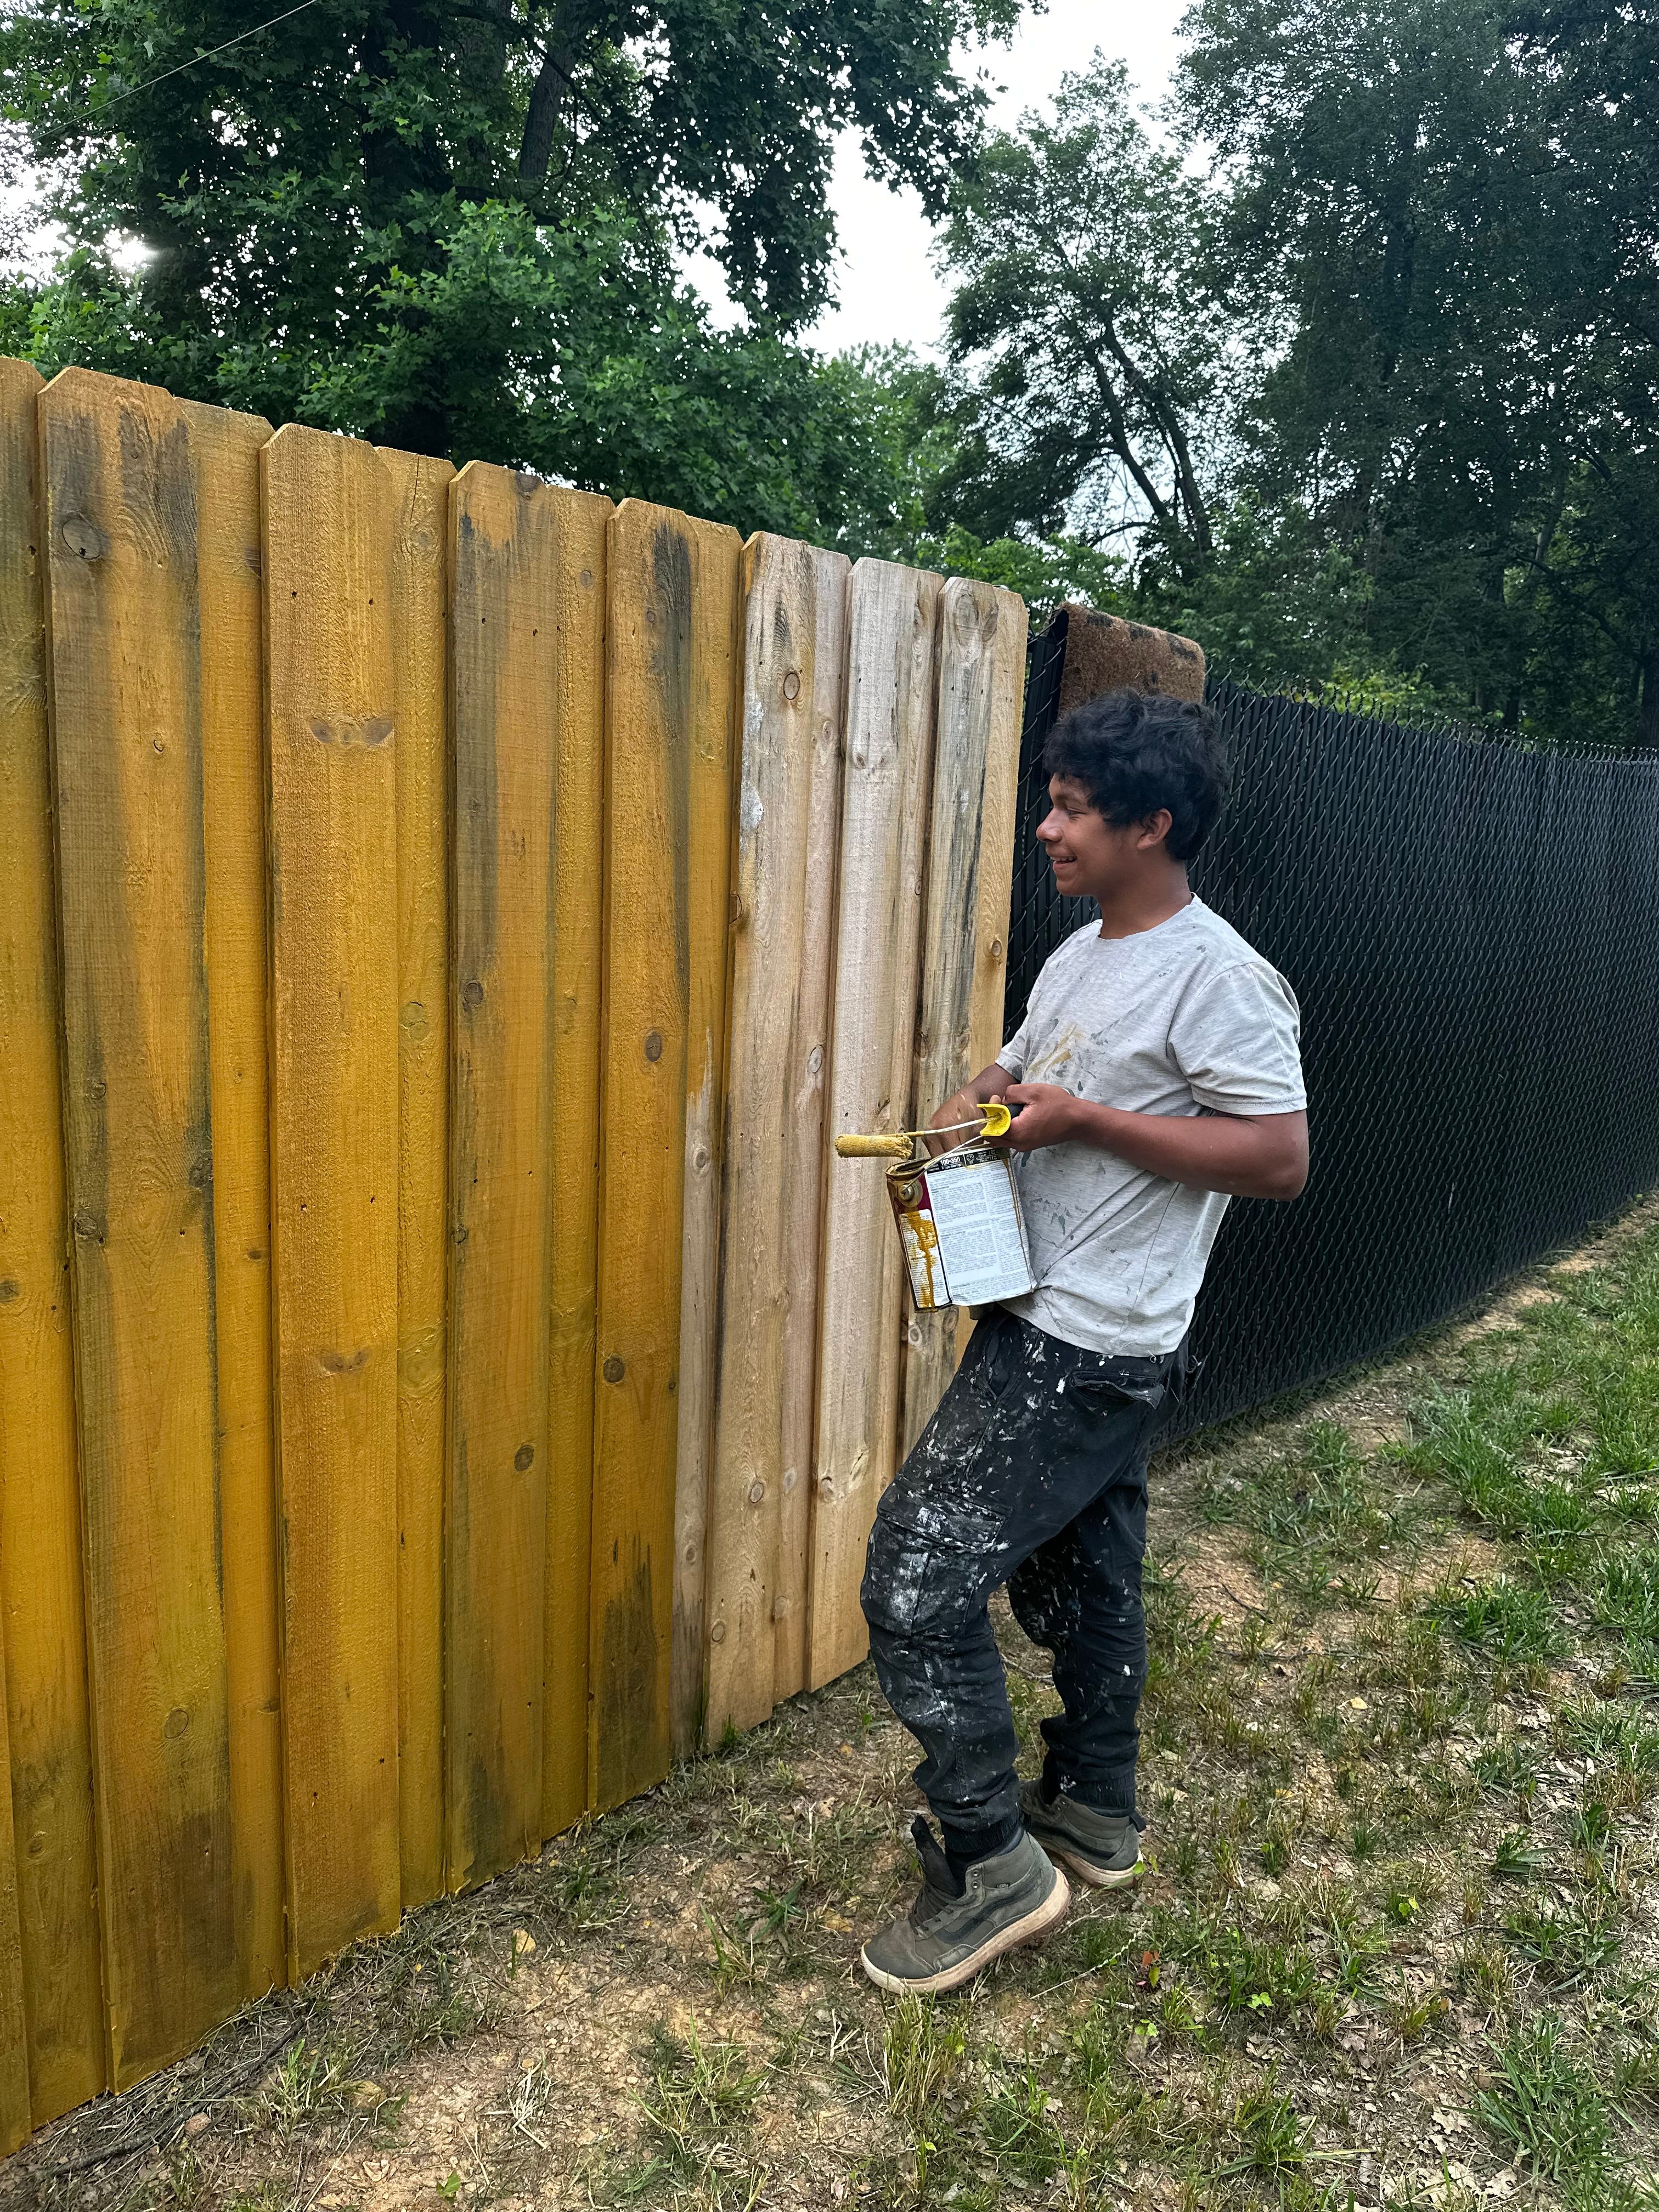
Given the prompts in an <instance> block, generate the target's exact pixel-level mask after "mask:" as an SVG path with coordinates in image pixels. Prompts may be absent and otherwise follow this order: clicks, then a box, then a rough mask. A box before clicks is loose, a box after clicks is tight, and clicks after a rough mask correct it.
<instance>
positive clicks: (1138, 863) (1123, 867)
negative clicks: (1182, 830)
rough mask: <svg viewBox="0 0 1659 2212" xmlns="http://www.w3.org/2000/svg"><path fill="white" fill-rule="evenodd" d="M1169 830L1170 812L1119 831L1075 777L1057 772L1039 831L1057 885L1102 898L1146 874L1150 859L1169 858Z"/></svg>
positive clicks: (1072, 893) (1070, 894) (1071, 893)
mask: <svg viewBox="0 0 1659 2212" xmlns="http://www.w3.org/2000/svg"><path fill="white" fill-rule="evenodd" d="M1169 829H1170V817H1169V816H1168V814H1167V813H1164V812H1159V813H1158V814H1155V815H1154V816H1153V817H1152V820H1151V821H1150V822H1128V823H1125V824H1124V825H1123V827H1122V828H1121V829H1119V828H1118V827H1117V825H1116V824H1115V823H1111V822H1109V821H1108V820H1107V819H1106V817H1105V816H1104V815H1103V814H1102V813H1101V812H1100V811H1099V809H1098V808H1097V807H1096V806H1094V805H1091V802H1090V799H1089V794H1088V793H1087V792H1086V791H1085V789H1084V787H1083V786H1082V785H1081V784H1080V783H1079V781H1078V780H1077V778H1076V777H1075V776H1071V775H1053V776H1050V777H1049V779H1048V813H1047V814H1045V815H1044V817H1042V821H1041V822H1039V823H1038V824H1037V831H1036V834H1037V842H1038V843H1039V844H1040V845H1041V846H1042V849H1043V851H1044V852H1045V853H1046V854H1048V864H1049V866H1051V867H1052V868H1053V870H1054V889H1055V890H1057V891H1059V892H1060V894H1061V896H1064V897H1066V898H1094V899H1098V898H1104V897H1106V896H1109V894H1110V893H1111V892H1112V891H1113V890H1115V889H1116V888H1117V887H1118V886H1119V885H1120V884H1122V883H1123V882H1124V881H1125V880H1126V879H1128V878H1134V877H1136V876H1138V875H1139V874H1141V873H1142V872H1143V871H1144V870H1145V868H1146V863H1147V861H1148V860H1149V859H1150V858H1152V857H1153V856H1156V857H1157V858H1158V859H1163V858H1164V854H1163V853H1162V851H1161V849H1160V848H1162V846H1163V843H1164V838H1165V837H1166V836H1168V835H1169Z"/></svg>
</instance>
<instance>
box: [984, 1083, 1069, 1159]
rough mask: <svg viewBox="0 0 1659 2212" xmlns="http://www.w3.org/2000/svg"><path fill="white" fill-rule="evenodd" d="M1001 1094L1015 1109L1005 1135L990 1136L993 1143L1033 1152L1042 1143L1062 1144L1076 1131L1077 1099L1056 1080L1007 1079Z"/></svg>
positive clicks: (1038, 1149) (1040, 1146)
mask: <svg viewBox="0 0 1659 2212" xmlns="http://www.w3.org/2000/svg"><path fill="white" fill-rule="evenodd" d="M1002 1096H1003V1098H1004V1100H1005V1101H1006V1103H1007V1104H1008V1105H1010V1106H1012V1107H1016V1108H1018V1112H1017V1113H1016V1114H1015V1115H1014V1121H1013V1127H1012V1128H1011V1129H1010V1130H1009V1132H1008V1133H1007V1135H1006V1137H994V1138H993V1139H990V1141H991V1142H992V1143H993V1144H998V1145H1006V1146H1008V1148H1009V1150H1010V1151H1011V1152H1040V1151H1041V1150H1042V1147H1043V1146H1045V1145H1063V1144H1066V1143H1067V1142H1069V1140H1070V1139H1072V1138H1073V1137H1074V1136H1075V1135H1076V1134H1077V1108H1078V1102H1077V1100H1076V1099H1075V1098H1074V1097H1073V1096H1072V1094H1071V1092H1070V1091H1062V1090H1061V1089H1060V1085H1059V1084H1057V1083H1011V1084H1010V1085H1008V1088H1007V1089H1006V1091H1004V1092H1003V1094H1002Z"/></svg>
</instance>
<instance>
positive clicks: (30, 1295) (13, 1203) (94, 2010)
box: [0, 361, 106, 2127]
mask: <svg viewBox="0 0 1659 2212" xmlns="http://www.w3.org/2000/svg"><path fill="white" fill-rule="evenodd" d="M40 388H41V387H40V378H39V376H37V375H36V374H35V372H34V371H33V369H32V368H28V367H27V365H26V364H25V363H23V362H18V361H0V853H3V854H4V855H5V881H6V889H5V896H4V898H3V899H0V1065H3V1066H4V1069H5V1079H4V1080H3V1082H0V1641H3V1643H4V1644H5V1647H6V1714H7V1719H8V1721H9V1729H10V1737H11V1746H10V1749H11V1760H10V1767H11V1795H10V1815H11V1820H12V1823H13V1826H14V1830H15V1838H16V1879H17V1910H18V1921H19V1927H20V1934H21V1952H22V1977H21V1978H22V1992H23V2000H24V2012H25V2017H26V2020H27V2033H28V2065H29V2082H30V2099H31V2106H32V2111H33V2120H34V2124H35V2125H36V2126H37V2127H39V2126H44V2125H45V2124H46V2122H47V2121H48V2120H52V2119H56V2118H57V2117H58V2114H59V2113H60V2112H67V2111H69V2109H70V2107H71V2106H75V2105H78V2104H80V2103H82V2100H84V2099H86V2098H88V2097H91V2096H95V2095H96V2094H97V2093H98V2091H99V2090H100V2089H101V2088H103V2087H104V2086H105V2083H106V2070H105V2069H106V2049H105V2037H104V2008H103V1989H102V1973H101V1967H100V1960H99V1938H98V1920H97V1913H96V1909H95V1905H94V1891H95V1888H96V1886H97V1870H96V1862H95V1857H94V1844H93V1826H92V1746H91V1737H90V1734H89V1717H88V1709H87V1678H86V1616H85V1601H84V1597H83V1593H82V1571H81V1507H80V1498H79V1495H78V1492H77V1489H76V1464H75V1391H74V1382H73V1370H72V1349H71V1345H70V1296H69V1253H68V1247H69V1223H68V1215H67V1210H66V1206H65V1200H64V1145H63V1125H62V1119H61V1115H62V1091H61V1088H60V1079H59V1065H58V1049H59V1048H58V1034H59V1032H58V1018H59V1008H58V925H57V912H56V899H57V895H56V890H55V888H54V879H53V861H52V769H51V761H50V757H49V753H48V749H47V743H46V637H45V632H44V629H43V627H42V604H41V586H42V573H41V572H42V569H43V568H44V556H43V552H42V545H41V538H40V518H39V513H38V505H37V498H36V490H37V467H38V459H39V445H38V437H37V431H36V423H35V407H36V402H37V399H38V398H39V395H40Z"/></svg>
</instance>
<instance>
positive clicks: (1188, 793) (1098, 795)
mask: <svg viewBox="0 0 1659 2212" xmlns="http://www.w3.org/2000/svg"><path fill="white" fill-rule="evenodd" d="M1042 765H1043V769H1044V771H1045V772H1046V773H1047V774H1048V775H1066V776H1071V777H1073V778H1074V779H1075V780H1076V781H1078V782H1079V783H1080V784H1081V785H1082V786H1083V788H1084V789H1085V791H1086V792H1087V793H1088V794H1089V800H1090V804H1091V805H1093V806H1096V807H1097V808H1098V809H1099V810H1100V811H1101V813H1102V814H1103V815H1104V816H1105V817H1106V819H1107V820H1108V821H1109V823H1113V824H1114V826H1115V828H1117V829H1126V828H1127V826H1128V824H1129V823H1132V822H1144V821H1146V818H1147V817H1148V816H1149V815H1152V814H1156V813H1157V812H1158V809H1159V808H1160V807H1164V806H1167V807H1168V808H1169V810H1170V835H1169V837H1168V839H1167V840H1166V841H1165V842H1166V846H1167V849H1168V851H1169V854H1170V859H1171V860H1194V859H1195V858H1196V856H1197V855H1198V854H1200V852H1201V851H1202V850H1203V849H1204V841H1205V839H1206V837H1208V836H1209V834H1210V832H1211V830H1212V829H1214V828H1215V825H1216V823H1218V821H1219V820H1220V819H1221V815H1222V811H1223V809H1224V808H1225V805H1226V803H1227V759H1226V754H1225V751H1224V750H1223V747H1222V743H1221V732H1220V731H1219V729H1218V726H1217V725H1216V719H1215V716H1214V715H1213V714H1211V712H1210V710H1209V708H1207V707H1200V706H1198V705H1196V704H1195V703H1194V702H1193V701H1191V700H1190V699H1166V698H1164V697H1161V696H1147V695H1146V694H1145V693H1143V692H1139V691H1103V692H1102V693H1101V694H1100V695H1099V696H1098V697H1097V698H1094V699H1085V701H1084V702H1083V703H1082V705H1081V706H1079V707H1073V709H1072V711H1071V713H1070V714H1067V715H1066V718H1065V720H1063V721H1060V722H1056V723H1055V725H1054V728H1053V730H1052V731H1051V732H1049V737H1048V744H1046V745H1045V746H1044V748H1043V753H1042Z"/></svg>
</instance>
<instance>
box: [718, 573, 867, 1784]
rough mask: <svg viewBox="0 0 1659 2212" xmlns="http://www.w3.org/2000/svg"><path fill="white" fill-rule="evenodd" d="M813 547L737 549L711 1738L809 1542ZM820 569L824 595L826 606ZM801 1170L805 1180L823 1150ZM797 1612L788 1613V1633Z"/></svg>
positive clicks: (742, 1706) (766, 1681) (816, 994)
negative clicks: (800, 1501) (793, 1430)
mask: <svg viewBox="0 0 1659 2212" xmlns="http://www.w3.org/2000/svg"><path fill="white" fill-rule="evenodd" d="M820 560H821V556H819V555H817V553H816V552H815V551H814V550H813V549H812V548H811V546H810V545H802V544H796V543H795V542H793V540H791V539H788V538H772V537H761V538H752V539H751V540H750V543H749V544H748V545H747V546H746V547H745V548H744V568H743V588H744V650H743V666H742V674H741V685H742V689H741V693H740V704H741V711H740V714H739V723H740V727H741V730H742V745H741V752H740V757H739V762H738V799H737V848H736V850H737V866H736V875H735V880H734V883H733V886H732V924H733V932H732V934H733V944H732V1009H731V1073H730V1081H729V1085H728V1088H727V1094H726V1145H725V1187H724V1191H723V1194H722V1212H723V1228H722V1237H723V1245H722V1265H721V1274H720V1373H719V1394H718V1398H717V1401H716V1407H717V1412H716V1426H715V1445H714V1479H713V1482H712V1484H711V1486H710V1493H709V1529H708V1721H707V1726H708V1735H709V1737H710V1739H711V1740H716V1739H718V1738H719V1737H720V1735H721V1734H722V1733H723V1732H724V1731H725V1729H726V1728H728V1727H732V1728H737V1729H746V1728H752V1727H753V1726H754V1725H755V1724H756V1723H757V1722H759V1721H763V1720H764V1719H765V1718H766V1717H767V1715H768V1714H769V1712H770V1711H771V1710H772V1705H773V1701H774V1696H775V1678H776V1674H777V1663H776V1647H777V1642H778V1626H779V1624H780V1622H781V1620H787V1617H788V1614H789V1611H790V1596H791V1595H793V1592H794V1590H795V1589H796V1588H797V1587H798V1586H799V1584H800V1583H804V1580H805V1551H804V1547H803V1550H802V1554H801V1559H800V1565H799V1569H798V1570H796V1571H793V1572H790V1571H787V1569H786V1566H785V1562H784V1557H783V1553H784V1544H783V1507H784V1503H785V1483H786V1480H788V1482H789V1487H790V1490H791V1492H793V1491H795V1490H797V1489H799V1464H797V1465H795V1466H790V1465H789V1464H788V1462H787V1459H786V1449H787V1447H786V1440H785V1432H786V1425H787V1422H788V1419H789V1414H790V1412H791V1411H792V1410H793V1409H792V1408H790V1407H789V1403H788V1399H787V1391H786V1371H785V1370H786V1358H787V1345H788V1341H789V1338H790V1335H791V1334H792V1332H793V1331H794V1330H797V1329H802V1328H803V1316H802V1307H803V1305H810V1301H811V1294H812V1288H813V1281H814V1277H815V1274H816V1263H817V1239H816V1237H812V1238H811V1241H810V1242H806V1243H802V1242H799V1241H792V1239H791V1236H790V1231H791V1229H792V1227H795V1228H797V1229H799V1226H800V1224H799V1220H797V1221H796V1222H792V1220H791V1213H792V1199H793V1195H794V1194H793V1192H792V1189H791V1176H792V1170H795V1171H797V1172H799V1170H800V1167H801V1165H802V1164H801V1163H800V1162H799V1159H798V1158H797V1157H796V1148H795V1146H794V1144H793V1137H794V1133H795V1115H794V1106H795V1100H796V1096H797V1093H798V1091H799V1089H800V1085H801V1077H802V1073H803V1070H802V1061H803V1058H804V1056H805V1055H803V1054H802V1052H801V1049H800V1041H801V1035H802V1021H803V1015H805V1020H806V1023H807V1024H808V1026H814V1016H815V1015H816V1016H817V1022H819V1023H821V1021H822V1001H823V997H824V996H825V993H824V991H823V987H822V986H821V985H820V983H819V980H818V976H817V974H816V973H813V972H810V971H811V970H812V969H815V968H816V969H823V968H824V967H825V966H826V965H827V963H826V962H825V960H824V958H823V952H824V951H825V949H826V948H824V947H823V945H815V946H814V948H813V955H814V957H813V958H812V959H811V960H809V957H808V954H807V948H806V924H807V900H808V872H809V867H810V866H811V862H812V860H814V859H815V858H816V859H818V860H821V859H822V855H814V854H812V852H811V836H812V830H813V828H814V820H813V804H812V802H813V797H814V788H815V783H816V782H817V781H820V779H818V778H817V776H816V774H815V771H816V769H817V765H818V762H819V757H820V750H821V748H820V745H819V743H818V738H817V723H816V714H817V699H818V696H819V693H820V689H821V681H820V678H819V677H818V673H817V659H818V653H819V649H820V637H821V633H823V642H824V644H825V645H826V647H827V648H828V650H829V653H832V654H836V655H837V656H838V654H839V651H840V647H841V643H842V637H843V635H844V625H843V623H842V599H843V598H844V594H845V582H846V566H845V563H844V562H843V563H840V564H836V565H832V566H830V568H829V573H828V574H822V573H821V568H820ZM821 586H825V587H826V588H825V589H824V591H823V596H824V598H825V599H826V601H827V602H828V604H827V605H826V606H825V608H824V610H823V617H820V612H819V596H820V587H821ZM839 673H840V671H839V669H837V670H836V677H837V678H839ZM804 1000H805V1006H804V1005H803V1001H804ZM809 1050H810V1047H809ZM808 1081H809V1082H811V1079H810V1078H809V1079H808ZM819 1118H820V1120H821V1117H819ZM807 1173H808V1177H809V1180H810V1182H811V1184H812V1186H813V1187H814V1188H816V1187H817V1181H818V1175H819V1163H818V1160H817V1158H816V1157H814V1158H812V1160H811V1163H810V1165H809V1167H808V1170H807ZM805 1326H806V1328H807V1329H810V1321H809V1322H807V1323H806V1325H805ZM786 1470H787V1472H786ZM792 1519H793V1516H792ZM800 1533H804V1532H801V1531H800V1530H799V1525H798V1524H796V1525H795V1526H793V1527H792V1534H800ZM780 1603H781V1606H782V1611H781V1613H780ZM688 1609H689V1608H688ZM799 1628H800V1620H799V1612H797V1613H796V1619H795V1629H796V1633H797V1635H799ZM699 1679H700V1678H699Z"/></svg>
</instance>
